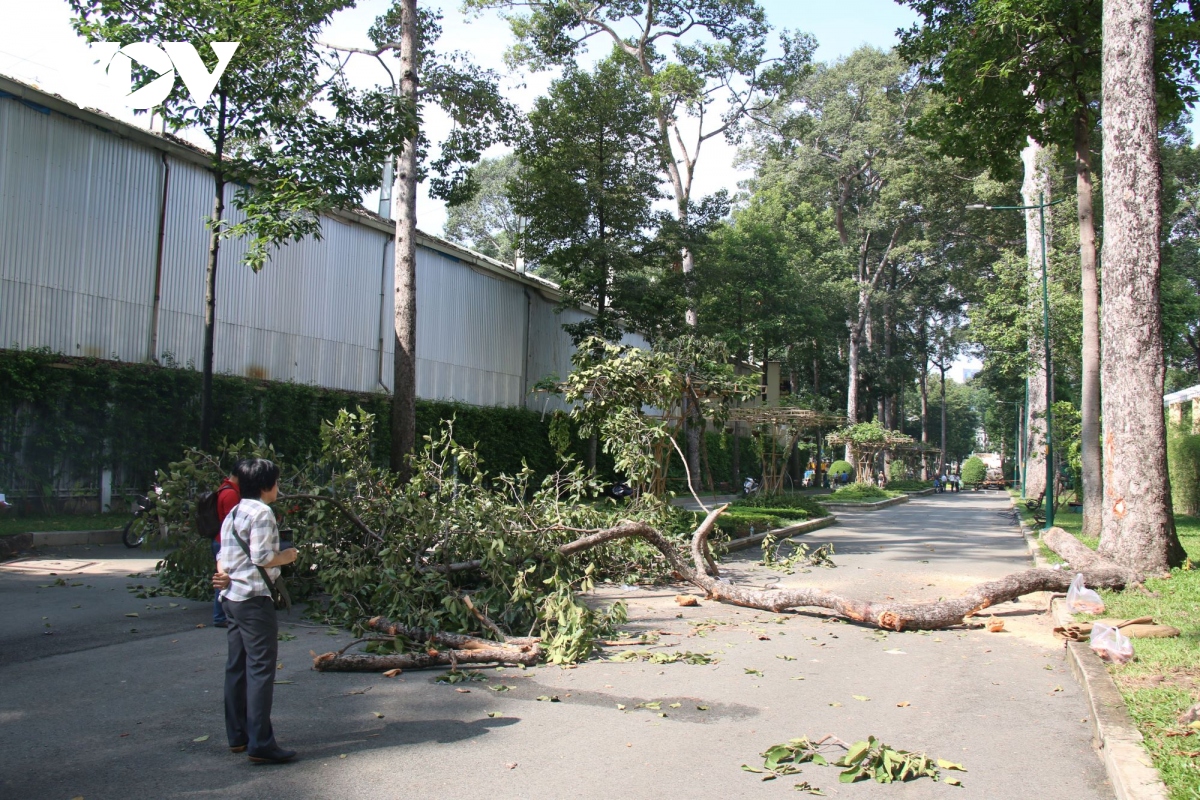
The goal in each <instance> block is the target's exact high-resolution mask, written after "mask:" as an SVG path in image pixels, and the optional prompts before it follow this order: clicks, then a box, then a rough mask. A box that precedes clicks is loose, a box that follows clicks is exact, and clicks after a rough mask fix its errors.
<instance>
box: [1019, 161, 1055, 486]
mask: <svg viewBox="0 0 1200 800" xmlns="http://www.w3.org/2000/svg"><path fill="white" fill-rule="evenodd" d="M1028 141H1029V144H1028V146H1026V148H1025V149H1024V150H1022V151H1021V163H1022V164H1024V166H1025V180H1024V182H1023V183H1022V184H1021V199H1022V200H1023V204H1024V205H1027V206H1033V205H1037V204H1038V197H1039V195H1040V196H1041V197H1042V202H1045V203H1049V202H1050V173H1049V170H1048V169H1047V162H1048V160H1049V154H1048V153H1047V151H1046V149H1045V148H1044V147H1042V146H1041V145H1040V144H1038V143H1037V142H1035V141H1034V140H1033V139H1029V140H1028ZM1041 237H1042V234H1041V227H1040V225H1039V220H1038V212H1037V210H1036V209H1035V210H1032V211H1026V212H1025V257H1026V260H1027V263H1028V265H1029V271H1028V281H1027V285H1028V286H1029V304H1030V307H1031V314H1030V316H1031V318H1033V319H1036V320H1037V321H1038V322H1037V324H1035V325H1032V326H1031V327H1030V330H1029V371H1028V380H1029V406H1028V408H1027V409H1026V412H1025V414H1026V417H1025V452H1026V453H1027V454H1028V455H1027V456H1026V464H1027V469H1026V470H1025V481H1026V483H1025V494H1026V495H1028V496H1029V497H1037V496H1038V495H1039V494H1041V493H1042V492H1044V491H1045V490H1046V361H1045V355H1044V354H1045V352H1046V350H1045V338H1044V337H1043V335H1042V325H1041V319H1042V314H1041V309H1042V293H1041V285H1042V238H1041ZM1050 241H1051V227H1050V215H1049V214H1047V215H1046V246H1047V247H1049V246H1050ZM1034 310H1036V313H1032V312H1033V311H1034Z"/></svg>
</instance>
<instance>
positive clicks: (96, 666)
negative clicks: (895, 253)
mask: <svg viewBox="0 0 1200 800" xmlns="http://www.w3.org/2000/svg"><path fill="white" fill-rule="evenodd" d="M1007 505H1008V504H1007V500H1006V499H1005V498H1004V497H1003V496H1002V495H999V494H983V493H981V494H973V493H964V494H958V495H951V494H945V495H937V496H931V497H926V498H920V499H917V500H914V501H913V502H911V503H908V504H905V505H901V506H897V507H894V508H890V509H886V510H884V511H879V512H874V513H871V514H841V515H839V516H840V517H841V520H842V522H840V523H839V524H838V525H837V526H835V527H832V528H827V529H825V530H821V531H818V532H815V533H813V534H811V535H810V536H809V537H806V539H808V540H810V543H811V544H812V545H814V546H815V545H818V544H821V543H824V542H831V543H833V544H834V547H835V549H836V555H835V556H834V561H835V563H836V564H837V567H836V568H834V569H813V570H812V571H810V572H808V573H804V572H797V573H796V574H793V575H781V574H780V573H777V572H772V571H769V570H766V569H765V568H763V567H761V566H758V565H756V564H755V563H754V559H756V558H757V557H758V553H757V551H748V552H743V553H740V554H737V555H736V556H735V557H733V558H731V559H730V561H729V562H728V564H727V569H726V575H727V576H728V577H729V578H730V579H732V580H745V581H748V582H751V583H754V584H756V585H759V586H762V585H765V584H766V583H769V582H773V581H781V582H782V583H784V584H812V585H820V586H823V587H826V588H829V589H832V590H834V591H839V592H845V593H848V594H854V595H857V596H863V597H870V598H883V597H888V596H891V597H895V598H897V599H903V598H928V599H931V600H936V599H937V598H938V597H939V596H950V595H952V594H954V593H956V592H958V591H960V590H961V589H962V588H963V587H965V586H967V585H970V584H971V583H973V582H975V581H977V580H982V579H987V578H991V577H996V576H999V575H1003V574H1005V573H1007V572H1009V571H1012V570H1015V569H1021V568H1024V567H1026V566H1028V564H1029V562H1028V557H1027V555H1026V551H1025V545H1024V541H1023V540H1022V538H1021V535H1020V533H1019V530H1018V529H1017V528H1016V527H1015V526H1014V525H1013V524H1012V521H1011V518H1010V516H1009V515H1008V514H1007V513H1006V512H1005V509H1006V508H1007ZM147 556H149V558H147ZM153 556H154V554H152V553H151V554H144V553H138V552H134V553H130V552H129V551H125V550H124V549H123V548H121V547H120V546H116V547H91V548H83V547H77V548H65V549H63V550H61V551H58V552H56V553H53V554H42V555H39V558H43V559H49V558H60V559H69V560H72V561H75V562H82V563H84V564H87V565H86V566H81V567H79V568H77V569H70V571H68V569H69V568H71V567H73V566H75V565H73V564H70V563H67V564H57V565H48V566H47V565H42V568H41V569H40V570H38V571H36V572H32V573H31V572H30V571H29V570H18V569H13V568H12V567H11V565H9V566H5V567H0V604H2V605H0V607H3V608H4V609H5V613H4V614H3V615H2V617H0V687H3V688H2V690H0V797H3V798H6V800H7V799H8V798H12V799H13V800H17V799H18V798H37V799H38V800H42V799H43V798H62V799H63V800H69V799H70V798H77V797H83V798H85V799H86V800H98V799H99V798H122V799H124V798H131V797H132V798H168V797H187V798H223V799H229V800H232V799H233V798H259V797H261V798H297V799H300V798H402V797H403V798H426V797H428V798H435V797H436V798H445V797H454V798H510V797H511V798H601V797H604V798H607V797H622V798H655V800H660V799H661V800H666V799H667V798H689V800H691V799H693V798H728V797H750V798H782V797H794V796H797V793H796V792H795V791H793V786H794V784H795V783H797V782H799V781H802V780H803V781H808V782H810V783H811V784H812V785H814V786H819V787H821V788H822V789H823V790H824V791H825V792H826V794H827V796H830V797H841V798H860V797H862V798H882V797H894V796H897V792H903V793H904V797H905V800H910V799H911V800H920V799H921V798H941V797H963V798H968V797H969V798H972V800H982V799H983V798H996V799H997V800H1019V799H1020V798H1039V799H1040V800H1092V799H1093V798H1095V799H1099V798H1104V800H1108V799H1109V798H1111V797H1112V791H1111V789H1110V788H1109V787H1108V785H1107V783H1106V781H1105V778H1104V772H1103V769H1102V766H1101V764H1100V761H1099V759H1098V757H1097V756H1096V754H1095V752H1094V750H1093V749H1092V746H1091V742H1090V734H1089V728H1088V724H1087V721H1086V716H1087V711H1086V707H1085V703H1084V699H1083V697H1082V696H1081V693H1080V690H1079V688H1078V687H1077V686H1076V684H1075V682H1074V681H1073V680H1072V679H1071V676H1070V674H1069V672H1068V670H1067V667H1066V664H1065V661H1064V658H1063V651H1062V648H1061V646H1059V645H1057V644H1056V643H1055V642H1054V641H1053V640H1052V639H1051V638H1050V637H1049V634H1048V631H1049V626H1050V623H1049V620H1048V618H1047V617H1046V616H1044V615H1043V614H1042V611H1043V610H1044V603H1040V602H1029V603H1011V604H1006V605H1004V606H1000V607H997V608H996V609H995V612H996V616H997V617H999V618H1002V619H1004V620H1005V623H1006V628H1007V629H1006V631H1005V632H1003V633H998V634H992V633H988V632H986V631H985V630H951V631H942V632H933V633H901V634H897V633H892V634H888V635H884V634H882V633H877V632H874V631H873V630H871V629H869V628H865V627H861V626H856V625H851V624H847V623H844V622H840V621H837V620H831V619H829V618H827V617H826V616H825V615H823V614H818V613H811V614H808V613H802V614H779V615H776V614H769V613H760V612H756V611H754V610H752V609H740V608H734V607H730V606H723V605H720V604H717V603H710V602H706V601H703V600H702V601H701V603H700V605H699V606H698V607H691V608H681V607H679V606H677V605H676V604H675V602H674V597H675V594H676V593H677V592H679V591H686V589H684V588H683V587H664V588H656V589H650V590H646V589H638V588H622V587H606V588H604V589H602V590H600V591H599V592H598V593H597V595H598V597H597V600H603V601H605V602H607V601H610V600H612V599H615V598H617V597H621V598H624V599H625V600H626V602H628V603H629V605H630V611H631V621H630V625H629V626H628V627H629V628H630V629H637V630H644V631H663V632H664V633H663V634H662V635H661V639H660V640H659V644H658V645H657V646H656V647H654V648H651V650H652V651H665V652H668V653H670V652H675V651H690V652H700V653H710V654H711V657H712V658H714V659H719V661H718V662H717V663H713V664H708V665H690V664H686V663H671V664H654V663H650V662H632V663H628V662H613V661H604V660H593V661H591V662H588V663H586V664H583V665H580V666H578V667H577V668H574V669H561V668H558V667H540V668H537V669H529V670H514V669H502V670H495V669H489V670H484V671H481V673H480V674H481V675H482V676H485V677H486V679H487V680H486V681H481V682H469V683H465V684H458V685H457V686H448V685H441V684H437V683H435V682H434V678H435V677H436V676H437V673H420V672H411V673H405V674H404V675H402V676H401V677H399V678H394V679H387V678H383V677H382V676H379V675H356V674H332V673H331V674H322V673H317V672H314V671H312V670H311V669H310V665H311V656H310V655H309V654H310V651H311V652H316V653H321V652H325V651H328V650H332V649H336V648H338V647H340V646H341V645H343V644H345V643H347V642H348V641H350V639H349V637H348V636H347V635H346V634H345V633H344V632H339V631H332V632H331V631H328V630H327V629H326V628H324V627H321V626H313V625H311V624H309V623H305V622H303V620H301V619H300V618H299V615H297V614H295V613H293V615H292V616H291V617H284V618H283V619H284V620H285V622H284V624H283V625H282V628H283V630H284V631H286V632H287V633H288V634H289V635H290V636H293V637H295V638H292V639H289V640H287V641H281V642H280V669H279V681H280V685H278V686H277V688H276V693H275V713H274V721H275V728H276V731H277V734H278V738H279V741H280V743H281V744H283V745H284V746H286V747H293V748H296V749H297V750H299V751H300V758H299V760H297V761H296V762H295V763H292V764H288V765H284V766H253V765H251V764H249V763H248V762H247V760H246V758H245V756H236V755H231V754H230V753H229V752H228V750H227V747H226V743H225V741H224V733H223V731H224V727H223V722H222V716H221V715H222V709H221V679H222V668H223V658H224V651H225V645H224V638H223V632H222V631H220V630H219V629H214V628H212V627H203V628H201V627H197V626H198V625H202V624H205V623H209V622H211V620H210V608H209V606H208V605H207V604H200V603H195V602H189V601H185V600H177V599H169V598H151V599H138V598H136V597H135V596H134V595H133V593H131V592H130V591H128V589H127V587H128V586H134V587H136V586H137V585H138V584H143V585H153V583H154V582H153V579H148V578H146V577H127V576H128V575H130V574H134V575H141V576H145V575H147V574H149V572H150V571H151V570H152V569H153V566H154V557H153ZM28 563H29V562H26V564H28ZM35 566H36V565H35ZM51 571H54V572H58V574H57V575H54V576H51V575H48V574H46V573H48V572H51ZM56 578H61V579H62V581H63V583H65V584H66V585H65V586H63V585H55V584H54V582H55V580H56ZM1028 599H1029V600H1036V599H1037V598H1028ZM130 614H137V616H136V617H132V616H128V615H130ZM621 649H625V648H610V650H609V653H610V654H611V652H613V651H619V650H621ZM496 686H507V687H510V689H508V690H506V691H493V690H492V689H491V688H490V687H496ZM457 689H467V690H469V691H466V692H460V691H457ZM539 697H558V699H559V701H558V702H551V701H548V700H539V699H538V698H539ZM653 702H657V703H658V704H659V708H658V709H648V708H644V707H643V708H638V707H637V706H638V704H639V703H653ZM676 703H678V704H679V705H678V707H673V705H674V704H676ZM619 705H623V706H625V708H624V709H623V710H622V709H620V708H619V707H618V706H619ZM701 707H703V708H701ZM491 714H495V716H491ZM663 715H665V716H663ZM825 734H833V735H835V736H836V737H839V738H840V739H843V740H845V741H849V742H853V741H855V740H858V739H865V738H866V737H867V736H868V735H875V736H877V737H879V738H881V739H882V740H883V741H885V742H887V743H888V744H890V745H892V746H893V747H897V748H901V749H907V750H917V751H926V752H928V753H929V754H930V755H933V756H935V757H940V758H945V759H948V760H951V761H955V762H959V763H962V764H963V765H964V766H965V767H966V768H967V772H966V773H964V774H961V775H959V777H960V778H961V779H962V781H963V784H964V787H963V788H955V787H952V786H949V785H946V784H944V783H934V782H933V781H930V780H928V779H923V780H919V781H915V782H912V783H909V784H906V785H905V786H904V787H903V788H900V787H896V786H884V785H878V784H874V783H870V782H864V783H858V784H853V785H840V784H839V783H838V780H837V770H835V769H834V768H830V767H812V766H805V767H804V771H803V774H801V775H798V776H794V777H786V778H780V779H778V780H774V781H769V782H763V781H761V780H760V779H759V776H757V775H754V774H750V773H747V772H744V771H742V770H741V768H740V767H741V765H742V764H751V765H753V764H756V763H757V764H761V758H760V757H759V753H761V752H762V751H763V750H765V749H766V748H767V747H769V746H770V745H772V744H774V743H777V742H782V741H786V740H787V739H790V738H792V737H797V736H802V735H807V736H809V737H812V738H816V737H820V736H824V735H825ZM834 755H836V753H835V754H834Z"/></svg>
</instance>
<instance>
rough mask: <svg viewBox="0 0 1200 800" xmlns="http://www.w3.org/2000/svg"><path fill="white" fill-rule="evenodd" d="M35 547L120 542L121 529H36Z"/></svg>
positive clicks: (34, 534)
mask: <svg viewBox="0 0 1200 800" xmlns="http://www.w3.org/2000/svg"><path fill="white" fill-rule="evenodd" d="M31 535H32V536H33V546H34V547H66V546H67V545H73V544H120V543H121V530H120V529H119V528H118V529H117V530H110V531H35V532H33V533H32V534H31Z"/></svg>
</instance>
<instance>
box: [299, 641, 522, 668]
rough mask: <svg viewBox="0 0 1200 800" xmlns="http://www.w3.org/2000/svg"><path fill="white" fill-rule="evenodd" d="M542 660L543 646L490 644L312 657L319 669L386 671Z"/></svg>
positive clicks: (315, 666)
mask: <svg viewBox="0 0 1200 800" xmlns="http://www.w3.org/2000/svg"><path fill="white" fill-rule="evenodd" d="M541 659H542V653H541V648H540V647H536V646H535V647H530V648H529V649H527V650H518V649H512V648H507V647H490V648H485V649H481V650H433V651H431V652H427V653H396V654H394V655H374V654H371V653H343V654H338V653H323V654H322V655H319V656H317V657H315V658H314V659H313V669H315V670H317V671H318V672H385V671H387V670H389V669H403V670H409V669H428V668H430V667H454V666H457V665H460V664H512V665H514V666H515V665H520V664H524V665H525V666H527V667H532V666H534V665H535V664H537V663H538V662H540V661H541Z"/></svg>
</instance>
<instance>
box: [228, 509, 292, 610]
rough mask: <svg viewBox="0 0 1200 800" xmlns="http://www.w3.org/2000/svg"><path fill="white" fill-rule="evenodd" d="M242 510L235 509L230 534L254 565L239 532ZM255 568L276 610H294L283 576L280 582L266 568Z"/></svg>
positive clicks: (256, 566)
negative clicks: (273, 578) (238, 524)
mask: <svg viewBox="0 0 1200 800" xmlns="http://www.w3.org/2000/svg"><path fill="white" fill-rule="evenodd" d="M239 510H240V509H239V508H238V507H237V506H234V508H233V512H232V513H233V515H234V518H233V519H232V520H230V522H229V532H230V533H232V534H233V538H234V539H237V543H238V545H239V546H240V547H241V548H242V552H243V553H245V554H246V558H247V559H248V560H249V561H250V563H251V564H254V559H252V558H250V546H249V545H248V544H246V542H245V540H244V539H242V537H241V536H238V532H237V524H236V523H237V513H238V511H239ZM254 568H255V569H256V570H258V574H259V575H261V576H262V579H263V583H265V584H267V590H268V591H270V592H271V602H273V603H274V604H275V608H276V609H278V610H279V611H290V610H291V608H292V596H291V595H289V594H288V590H287V586H286V585H285V584H284V582H283V576H282V575H280V576H279V579H278V580H274V581H273V580H271V576H270V575H268V574H267V570H266V568H265V567H260V566H258V564H254Z"/></svg>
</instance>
